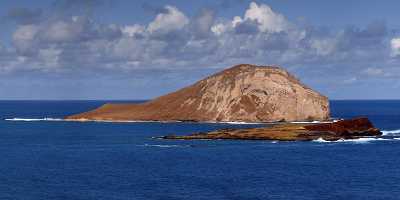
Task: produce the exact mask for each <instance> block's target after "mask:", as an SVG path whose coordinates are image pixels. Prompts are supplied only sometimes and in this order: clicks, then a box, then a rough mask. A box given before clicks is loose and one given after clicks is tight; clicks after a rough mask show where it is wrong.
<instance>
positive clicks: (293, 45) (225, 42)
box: [0, 0, 400, 100]
mask: <svg viewBox="0 0 400 200" xmlns="http://www.w3.org/2000/svg"><path fill="white" fill-rule="evenodd" d="M398 8H400V2H399V1H395V0H387V1H366V0H365V1H364V0H358V1H356V0H337V1H319V0H307V1H306V0H298V1H290V0H270V1H268V0H258V1H247V0H203V1H184V0H159V1H145V0H135V1H130V0H37V1H31V0H13V1H11V0H10V1H8V0H6V1H0V99H3V100H14V99H15V100H32V99H37V100H47V99H49V100H69V99H81V100H88V99H90V100H93V99H126V100H127V99H131V100H133V99H151V98H154V97H157V96H159V95H162V94H166V93H168V92H171V91H174V90H176V89H179V88H181V87H184V86H187V85H190V84H192V83H194V82H196V81H197V80H200V79H202V78H204V77H207V76H209V75H211V74H213V73H215V72H218V71H220V70H223V69H226V68H229V67H231V66H233V65H236V64H241V63H249V64H257V65H278V66H281V67H282V68H285V69H286V70H288V71H289V72H291V73H292V74H294V75H295V76H296V77H298V78H299V79H300V80H301V81H302V82H303V83H305V84H306V85H308V86H310V87H311V88H314V89H315V90H317V91H319V92H320V93H322V94H324V95H326V96H328V97H329V98H330V99H400V66H399V64H400V32H399V28H400V20H398V19H399V18H400V12H398Z"/></svg>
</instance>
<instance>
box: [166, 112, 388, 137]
mask: <svg viewBox="0 0 400 200" xmlns="http://www.w3.org/2000/svg"><path fill="white" fill-rule="evenodd" d="M380 135H382V133H381V132H380V130H379V129H377V128H375V127H374V125H373V124H372V123H371V122H370V121H369V120H368V118H356V119H349V120H341V121H337V122H331V123H317V124H293V123H286V124H279V125H274V126H272V127H262V128H249V129H222V130H217V131H212V132H209V133H195V134H192V135H187V136H175V135H170V136H164V137H161V138H163V139H185V140H192V139H234V140H237V139H239V140H278V141H310V140H316V139H319V138H322V139H324V140H328V141H334V140H339V139H356V138H361V137H371V136H373V137H376V136H380Z"/></svg>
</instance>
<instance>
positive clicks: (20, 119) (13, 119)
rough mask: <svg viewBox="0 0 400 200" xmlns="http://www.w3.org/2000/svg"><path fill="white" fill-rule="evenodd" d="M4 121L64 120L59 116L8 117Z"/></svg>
mask: <svg viewBox="0 0 400 200" xmlns="http://www.w3.org/2000/svg"><path fill="white" fill-rule="evenodd" d="M4 120H6V121H23V122H36V121H64V119H59V118H8V119H4Z"/></svg>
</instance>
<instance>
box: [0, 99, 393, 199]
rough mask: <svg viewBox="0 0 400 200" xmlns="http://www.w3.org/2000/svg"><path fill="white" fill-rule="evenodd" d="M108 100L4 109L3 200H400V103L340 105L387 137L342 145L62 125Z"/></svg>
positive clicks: (149, 125) (179, 127)
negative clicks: (176, 137) (166, 137)
mask: <svg viewBox="0 0 400 200" xmlns="http://www.w3.org/2000/svg"><path fill="white" fill-rule="evenodd" d="M105 102H106V101H0V199H13V200H14V199H21V200H29V199H51V200H54V199H74V200H79V199H82V200H86V199H96V200H97V199H104V200H114V199H115V200H125V199H129V200H130V199H134V200H145V199H156V200H169V199H171V200H173V199H174V200H175V199H185V200H186V199H193V200H197V199H204V200H214V199H215V200H222V199H233V200H256V199H271V200H314V199H318V200H319V199H321V200H324V199H346V200H347V199H352V200H353V199H360V200H366V199H367V200H368V199H373V200H375V199H382V200H391V199H393V200H395V199H396V200H398V199H400V101H397V100H341V101H331V112H332V116H333V117H335V118H352V117H356V116H366V117H369V119H370V120H371V121H372V122H373V123H374V125H375V126H377V127H378V128H380V129H381V130H384V133H385V136H384V137H383V138H382V139H360V140H349V141H339V142H325V141H321V140H317V141H313V142H275V141H232V140H199V141H182V140H178V141H175V140H160V139H154V138H153V137H156V136H162V135H168V134H182V135H183V134H189V133H193V132H198V131H210V130H215V129H220V128H243V127H257V126H261V125H259V124H223V123H156V122H137V123H107V122H67V121H62V120H58V119H61V118H63V117H64V116H67V115H70V114H74V113H79V112H83V111H87V110H90V109H93V108H96V107H98V106H100V105H102V104H103V103H105ZM107 102H108V101H107ZM44 118H47V119H46V120H44ZM6 119H7V120H6Z"/></svg>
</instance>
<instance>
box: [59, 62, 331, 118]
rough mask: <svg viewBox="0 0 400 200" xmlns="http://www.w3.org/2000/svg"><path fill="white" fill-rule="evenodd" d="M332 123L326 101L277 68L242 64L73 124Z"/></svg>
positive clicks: (100, 110) (92, 113) (102, 109)
mask: <svg viewBox="0 0 400 200" xmlns="http://www.w3.org/2000/svg"><path fill="white" fill-rule="evenodd" d="M328 118H329V102H328V98H327V97H325V96H322V95H321V94H319V93H318V92H316V91H314V90H312V89H310V88H308V87H307V86H305V85H304V84H302V83H301V82H300V81H299V80H297V79H296V78H295V77H294V76H292V75H290V74H289V73H288V72H287V71H285V70H283V69H281V68H279V67H271V66H255V65H248V64H242V65H237V66H234V67H232V68H229V69H226V70H224V71H221V72H219V73H216V74H214V75H212V76H210V77H207V78H205V79H203V80H201V81H199V82H197V83H195V84H193V85H191V86H188V87H185V88H183V89H180V90H178V91H176V92H173V93H170V94H167V95H164V96H161V97H158V98H156V99H154V100H152V101H149V102H146V103H142V104H105V105H103V106H101V107H99V108H97V109H95V110H93V111H89V112H85V113H81V114H77V115H72V116H69V117H67V119H70V120H115V121H128V120H143V121H149V120H151V121H244V122H267V121H268V122H270V121H282V120H284V121H303V120H326V119H328Z"/></svg>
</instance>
